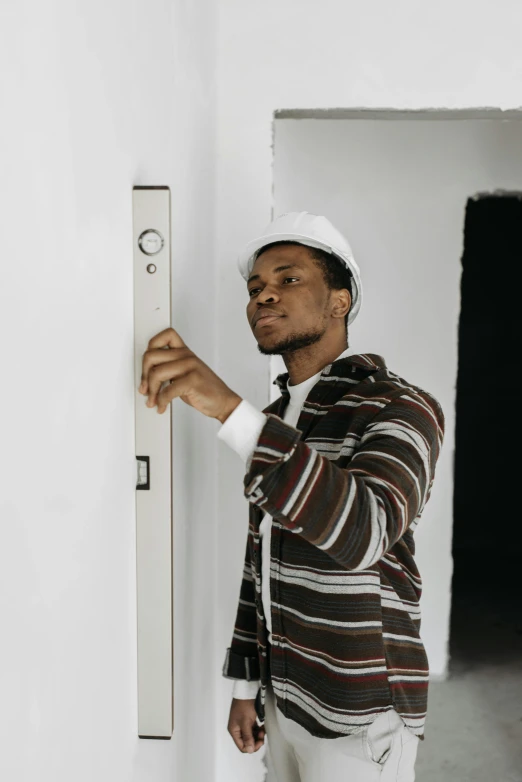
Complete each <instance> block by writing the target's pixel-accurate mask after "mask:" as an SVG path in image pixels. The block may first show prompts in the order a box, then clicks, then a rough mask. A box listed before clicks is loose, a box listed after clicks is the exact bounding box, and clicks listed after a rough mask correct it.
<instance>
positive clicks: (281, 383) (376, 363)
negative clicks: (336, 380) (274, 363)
mask: <svg viewBox="0 0 522 782" xmlns="http://www.w3.org/2000/svg"><path fill="white" fill-rule="evenodd" d="M345 353H346V351H343V353H341V355H340V357H339V358H337V359H335V361H332V362H331V363H330V364H327V365H326V366H325V367H323V369H322V370H321V374H320V376H319V378H318V381H317V382H318V383H320V382H321V380H322V379H323V377H327V376H330V375H331V376H336V377H349V376H350V375H352V374H353V373H354V371H355V370H356V369H357V368H359V369H367V370H369V372H370V374H371V373H372V372H375V370H377V369H384V368H385V367H386V361H385V360H384V358H383V356H380V355H379V354H378V353H354V354H353V355H351V356H347V355H345ZM289 377H290V375H289V373H288V372H282V373H281V374H279V375H277V377H276V378H275V380H273V381H272V382H273V383H274V384H275V385H277V386H278V387H279V390H280V391H281V393H282V394H289V393H290V392H289V391H288V387H287V383H288V379H289Z"/></svg>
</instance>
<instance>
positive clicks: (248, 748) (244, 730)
mask: <svg viewBox="0 0 522 782" xmlns="http://www.w3.org/2000/svg"><path fill="white" fill-rule="evenodd" d="M241 736H242V738H243V746H244V749H243V752H254V746H255V741H254V736H253V733H252V722H251V720H248V719H244V720H243V722H242V723H241Z"/></svg>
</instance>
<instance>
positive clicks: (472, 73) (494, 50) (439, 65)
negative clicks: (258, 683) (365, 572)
mask: <svg viewBox="0 0 522 782" xmlns="http://www.w3.org/2000/svg"><path fill="white" fill-rule="evenodd" d="M521 24H522V6H520V4H518V3H515V2H513V0H501V2H500V3H499V4H497V5H496V6H492V5H491V4H490V3H487V2H476V0H462V2H460V3H458V4H455V3H453V2H451V0H441V2H439V3H436V4H433V3H432V4H430V5H426V4H419V3H417V2H415V0H398V2H395V3H392V4H390V3H389V2H386V1H385V0H374V2H371V3H366V4H361V3H352V2H346V3H340V2H338V0H323V2H321V3H320V4H318V3H317V2H314V1H313V0H302V2H300V3H299V5H298V6H296V4H295V2H293V0H265V2H264V3H263V5H262V6H260V5H259V4H254V3H245V2H242V0H220V2H219V28H218V114H217V180H216V181H217V199H216V232H217V233H216V245H215V247H216V257H217V264H218V275H219V277H218V285H219V288H218V291H217V293H218V297H217V309H216V313H217V324H218V334H217V343H218V351H219V352H218V363H217V366H216V370H217V371H218V373H219V374H220V376H221V377H223V379H225V380H226V382H227V383H228V384H229V385H230V386H231V387H232V388H233V389H234V390H235V391H236V392H237V393H239V394H241V396H243V397H245V398H247V399H249V401H250V402H251V403H252V404H254V405H256V406H257V407H258V408H259V409H262V408H263V407H265V406H266V404H268V401H269V380H268V379H269V370H270V362H269V359H268V357H266V356H262V355H261V354H260V353H259V352H258V351H257V348H256V342H255V339H254V336H253V334H252V332H251V330H250V328H249V326H248V323H247V320H246V315H245V309H246V305H247V296H246V284H245V282H244V280H243V279H242V278H241V276H240V275H239V272H238V270H237V267H236V255H237V252H238V251H239V249H240V247H241V246H242V245H243V244H244V243H245V242H247V241H248V240H249V239H251V238H252V237H254V236H256V235H257V234H258V232H260V231H261V230H262V229H263V227H264V226H265V225H266V224H267V223H268V222H269V221H270V219H271V216H272V209H273V206H274V196H273V192H272V188H273V170H272V156H273V149H272V144H273V131H274V127H273V117H274V112H276V111H277V110H280V109H288V110H294V109H303V110H309V109H336V108H349V109H356V108H359V107H364V108H379V109H381V108H384V109H386V108H392V109H399V108H400V109H422V108H426V107H429V108H439V107H444V108H448V109H454V108H464V107H472V108H480V107H488V106H489V107H498V108H500V109H508V108H517V107H519V106H520V103H521V101H520V86H519V85H520V75H521V71H522V52H521V50H520V46H519V41H518V31H519V30H520V27H521ZM303 208H305V207H304V206H303ZM461 218H462V214H461V215H460V216H459V218H455V219H456V221H457V226H458V228H457V226H456V227H455V230H458V231H460V230H461V228H462V224H461ZM351 233H352V234H353V228H352V227H351ZM369 266H370V264H369V263H368V264H366V265H365V271H366V273H367V274H370V275H371V274H372V272H371V271H369ZM455 279H456V278H455ZM367 280H368V284H367V290H371V287H370V278H369V277H367ZM373 287H374V289H376V286H375V285H374V286H373ZM379 291H380V293H379V295H380V296H382V288H379ZM449 295H450V296H451V295H452V294H451V292H450V293H449ZM453 295H454V294H453ZM367 301H368V300H367ZM366 305H367V302H366V303H365V305H363V306H364V308H365V310H366V311H365V312H364V315H363V311H361V323H362V322H363V321H362V318H365V319H366V318H367V313H368V309H369V307H367V306H366ZM456 306H457V305H456V301H455V299H454V300H453V309H452V310H451V311H450V315H449V317H450V319H453V323H455V317H456V311H455V310H456ZM366 322H367V320H365V323H366ZM357 323H358V321H356V322H355V323H354V326H353V329H352V336H353V338H354V340H355V339H356V336H357ZM426 327H427V326H426ZM365 328H366V327H365ZM429 328H430V331H429V333H430V334H431V335H432V334H433V330H432V329H433V327H432V326H430V327H429ZM448 328H450V327H449V326H448ZM376 329H377V332H376V336H379V337H381V336H382V329H381V328H380V327H378V326H376ZM369 338H370V333H369V332H368V336H367V337H366V338H365V340H364V342H365V344H366V343H367V341H368V339H369ZM456 339H457V335H456V333H455V334H454V343H453V351H454V353H453V367H454V366H455V350H456ZM372 342H373V339H372ZM376 342H377V340H375V343H376ZM388 353H389V351H388ZM389 355H390V356H393V355H394V354H393V353H389ZM438 355H440V353H439V354H438ZM444 359H445V357H444ZM395 360H396V362H400V367H398V368H399V369H400V368H402V367H404V368H405V369H404V371H405V372H406V370H407V369H408V364H406V363H404V359H402V358H400V357H397V358H396V359H395ZM429 366H431V364H429V365H425V366H424V368H423V369H422V377H424V378H426V380H427V383H430V380H431V387H433V388H434V390H436V389H437V388H439V389H440V391H439V393H442V392H444V393H445V394H446V396H447V393H448V386H447V382H448V381H447V380H444V381H442V383H443V384H446V385H439V383H441V381H439V380H438V378H433V377H432V376H431V377H430V376H429V374H428V373H429V372H432V371H433V370H432V369H430V368H429ZM435 371H437V370H435ZM409 374H410V375H411V374H412V373H411V371H410V373H409ZM416 376H417V375H416ZM412 379H413V378H412ZM442 401H444V400H442ZM450 437H451V435H450ZM448 450H449V448H448ZM439 469H440V475H439V476H438V480H440V481H441V482H442V481H444V483H445V485H446V486H447V485H449V483H448V482H449V476H448V475H447V472H448V470H449V466H448V463H447V462H446V467H444V465H441V468H439ZM218 470H219V477H218V487H219V508H218V510H219V519H218V529H219V535H218V550H217V559H218V562H219V571H218V591H217V594H216V620H217V624H216V629H217V655H218V657H217V659H216V667H217V665H218V664H221V662H222V660H223V658H224V653H225V649H226V647H227V646H228V645H229V643H230V637H231V632H232V626H233V621H234V617H235V611H236V605H237V597H238V591H239V584H240V578H241V570H242V558H243V554H244V546H245V540H246V534H247V511H248V508H247V501H246V499H245V497H244V495H243V484H242V478H243V475H244V470H243V465H242V464H241V461H240V460H239V458H238V457H237V455H236V454H234V453H233V452H232V451H230V449H227V447H226V446H224V445H220V446H219V462H218ZM444 470H446V476H444V474H443V473H444ZM437 491H439V490H438V489H437ZM436 502H437V503H438V507H437V505H436ZM445 502H446V500H445V499H444V498H443V497H442V496H441V494H440V492H439V495H438V499H437V497H436V496H435V497H434V498H433V499H432V500H430V503H433V504H432V507H431V509H430V513H432V514H434V515H433V516H432V518H435V517H437V518H438V517H439V516H440V514H441V513H443V512H444V509H445V508H446V507H447V506H446V505H445ZM427 510H428V509H426V512H427ZM423 521H424V519H423ZM427 526H428V523H426V524H425V527H426V528H427ZM441 546H442V550H443V552H444V551H446V552H447V544H441ZM420 564H421V565H422V566H423V567H424V575H425V578H427V579H428V578H429V573H428V572H427V567H428V566H427V564H426V563H425V562H421V563H420ZM442 567H443V568H445V571H444V576H445V579H446V580H447V575H448V563H447V559H446V561H445V562H444V561H443V562H442ZM429 600H430V597H429V595H426V599H425V605H426V609H427V610H428V608H429V605H428V601H429ZM445 627H446V620H445V619H444V620H443V622H442V628H443V632H444V628H445ZM231 690H232V684H231V682H229V681H227V680H225V679H221V680H220V682H219V684H218V695H217V703H216V706H217V724H216V730H217V741H218V757H217V775H218V776H217V778H218V779H219V780H220V782H236V780H237V782H239V781H241V782H253V780H260V779H262V769H261V764H260V758H259V753H258V757H256V756H254V757H249V756H242V755H241V754H240V753H239V752H238V751H237V749H236V748H235V747H234V745H233V744H232V741H231V739H230V737H229V736H228V734H227V732H226V724H227V718H228V712H229V707H230V697H231Z"/></svg>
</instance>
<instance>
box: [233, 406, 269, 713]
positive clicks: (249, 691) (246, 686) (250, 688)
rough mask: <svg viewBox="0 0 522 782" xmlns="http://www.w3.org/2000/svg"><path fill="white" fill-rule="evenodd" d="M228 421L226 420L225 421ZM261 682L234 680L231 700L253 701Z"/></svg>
mask: <svg viewBox="0 0 522 782" xmlns="http://www.w3.org/2000/svg"><path fill="white" fill-rule="evenodd" d="M227 420H228V419H227ZM225 423H226V421H225ZM260 684H261V682H259V681H252V680H251V681H248V680H247V679H236V681H235V682H234V691H233V694H232V697H233V698H238V699H239V700H242V701H245V700H252V699H255V698H256V696H257V691H258V689H259V686H260Z"/></svg>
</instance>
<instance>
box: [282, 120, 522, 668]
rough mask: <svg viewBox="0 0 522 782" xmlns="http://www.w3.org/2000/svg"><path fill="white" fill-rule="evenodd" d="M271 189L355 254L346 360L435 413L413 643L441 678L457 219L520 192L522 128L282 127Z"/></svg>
mask: <svg viewBox="0 0 522 782" xmlns="http://www.w3.org/2000/svg"><path fill="white" fill-rule="evenodd" d="M274 183H275V185H274V206H275V213H276V214H280V213H282V212H287V211H292V210H296V211H298V210H301V209H303V210H304V209H306V210H308V211H310V212H315V213H317V214H326V215H328V216H329V218H330V219H331V220H332V221H333V223H334V224H335V225H336V226H338V227H339V229H340V230H341V231H342V232H343V233H344V234H345V235H346V236H347V238H348V240H349V242H350V244H351V246H352V250H353V252H354V256H355V258H356V260H357V262H358V264H359V267H360V269H361V277H362V281H363V306H362V308H361V310H360V313H359V314H358V316H357V319H356V320H355V322H354V323H353V325H352V326H351V328H350V330H349V344H350V347H351V349H352V350H354V351H355V352H362V353H366V352H370V353H378V354H380V355H382V356H384V358H385V360H386V363H387V365H388V367H389V368H390V370H391V371H392V372H395V373H397V374H398V375H400V376H401V377H404V378H405V379H406V380H409V381H411V382H412V383H414V384H416V385H419V386H420V387H421V388H424V389H426V390H427V391H429V392H431V393H433V394H434V395H435V397H436V398H437V399H438V400H439V402H440V403H441V405H442V409H443V411H444V414H445V419H446V430H445V437H444V444H443V448H442V451H441V455H440V457H439V461H438V463H437V468H436V479H435V483H434V486H433V490H432V493H431V497H430V500H429V503H428V505H427V506H426V509H425V511H424V513H423V516H422V521H421V523H420V524H419V526H418V528H417V530H416V532H415V539H416V545H417V551H416V561H417V564H418V565H419V568H420V571H421V575H422V577H423V582H424V587H423V595H422V601H421V607H422V613H423V619H422V636H423V640H424V642H425V644H426V649H427V653H428V658H429V662H430V671H431V674H432V676H433V677H435V678H439V677H441V676H445V674H446V672H447V664H448V657H447V655H448V651H447V645H448V638H449V619H450V599H451V598H450V590H451V575H452V567H453V564H452V558H451V540H452V521H453V520H452V513H453V456H454V447H455V438H454V432H455V403H456V382H457V366H458V361H457V359H458V343H457V334H458V318H459V313H460V277H461V268H462V267H461V255H462V251H463V238H464V237H463V231H464V217H465V207H466V201H467V199H468V198H469V197H470V196H474V195H475V194H476V193H478V192H493V191H495V190H496V189H506V190H517V191H522V122H521V121H520V120H507V121H498V120H482V119H476V120H473V119H469V120H450V121H447V120H441V121H438V120H394V119H388V120H377V119H374V120H365V119H357V120H330V121H328V120H314V119H310V120H293V119H284V120H279V121H276V123H275V161H274ZM484 306H487V301H486V299H485V300H484ZM273 363H274V364H275V366H274V367H273V372H275V373H277V372H282V371H285V366H284V363H283V361H282V359H281V357H275V358H274V359H273ZM274 390H275V387H274ZM275 396H277V394H275V395H274V398H275Z"/></svg>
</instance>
